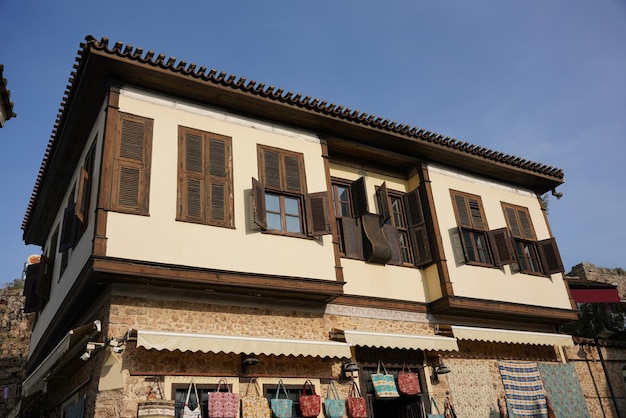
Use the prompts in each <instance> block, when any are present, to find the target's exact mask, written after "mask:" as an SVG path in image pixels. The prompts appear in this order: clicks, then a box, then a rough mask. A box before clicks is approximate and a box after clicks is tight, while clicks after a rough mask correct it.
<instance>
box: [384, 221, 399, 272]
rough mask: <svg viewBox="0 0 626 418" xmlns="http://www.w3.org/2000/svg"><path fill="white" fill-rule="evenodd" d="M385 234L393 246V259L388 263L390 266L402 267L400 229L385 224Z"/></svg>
mask: <svg viewBox="0 0 626 418" xmlns="http://www.w3.org/2000/svg"><path fill="white" fill-rule="evenodd" d="M383 234H384V235H385V238H386V239H387V242H388V243H389V245H390V246H391V259H390V260H389V261H388V264H396V265H401V264H402V257H401V255H400V238H399V233H398V228H396V227H395V226H394V225H392V224H384V225H383Z"/></svg>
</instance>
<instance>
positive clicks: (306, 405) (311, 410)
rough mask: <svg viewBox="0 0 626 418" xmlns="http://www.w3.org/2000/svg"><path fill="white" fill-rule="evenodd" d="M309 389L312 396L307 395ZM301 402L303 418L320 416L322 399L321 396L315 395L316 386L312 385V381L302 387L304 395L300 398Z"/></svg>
mask: <svg viewBox="0 0 626 418" xmlns="http://www.w3.org/2000/svg"><path fill="white" fill-rule="evenodd" d="M307 387H308V388H309V391H310V392H311V394H310V395H307V394H306V391H307ZM298 401H299V402H300V412H302V416H303V417H305V418H309V417H316V416H318V415H319V414H320V410H321V408H322V406H321V399H320V395H317V394H316V393H315V386H313V383H311V381H310V380H307V381H306V382H304V386H302V395H300V397H299V398H298Z"/></svg>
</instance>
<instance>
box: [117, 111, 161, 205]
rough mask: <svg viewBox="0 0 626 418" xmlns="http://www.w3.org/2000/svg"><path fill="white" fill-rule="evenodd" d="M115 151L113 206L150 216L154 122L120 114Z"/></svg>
mask: <svg viewBox="0 0 626 418" xmlns="http://www.w3.org/2000/svg"><path fill="white" fill-rule="evenodd" d="M120 119H121V121H120V122H121V123H120V124H119V126H118V129H119V131H118V137H117V146H116V150H115V161H114V170H113V173H114V178H113V194H112V199H111V203H112V207H113V209H114V210H120V211H124V212H130V213H136V214H141V215H147V214H148V197H149V193H148V188H149V175H150V173H149V168H150V154H151V141H152V120H151V119H145V118H140V117H137V116H133V115H127V114H120Z"/></svg>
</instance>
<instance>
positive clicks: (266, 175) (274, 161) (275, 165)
mask: <svg viewBox="0 0 626 418" xmlns="http://www.w3.org/2000/svg"><path fill="white" fill-rule="evenodd" d="M262 155H263V157H262V164H263V170H262V173H261V174H262V175H263V178H262V179H261V181H262V182H263V185H264V186H265V187H271V188H273V189H276V190H281V182H280V155H279V153H278V152H277V151H272V150H268V149H263V152H262Z"/></svg>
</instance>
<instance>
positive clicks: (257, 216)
mask: <svg viewBox="0 0 626 418" xmlns="http://www.w3.org/2000/svg"><path fill="white" fill-rule="evenodd" d="M252 206H253V208H254V223H255V224H257V225H258V226H260V227H261V229H263V230H266V229H267V218H266V212H265V189H264V188H263V185H262V184H261V183H260V182H259V181H258V180H257V179H255V178H254V177H253V178H252Z"/></svg>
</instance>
